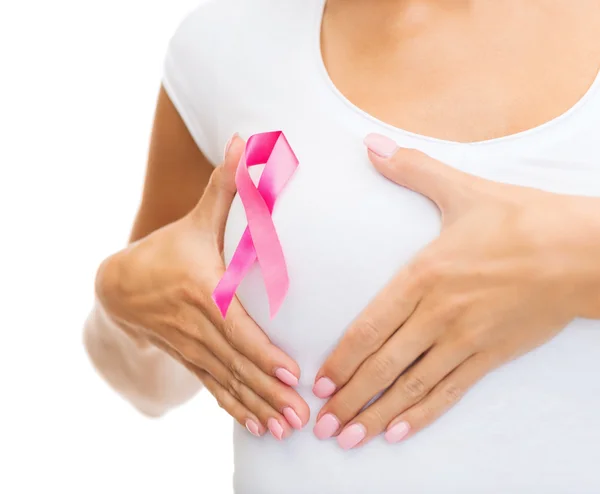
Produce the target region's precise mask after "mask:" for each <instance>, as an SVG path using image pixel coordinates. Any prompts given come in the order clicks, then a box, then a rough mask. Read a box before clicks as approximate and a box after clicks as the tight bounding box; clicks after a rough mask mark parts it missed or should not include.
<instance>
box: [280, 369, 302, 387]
mask: <svg viewBox="0 0 600 494" xmlns="http://www.w3.org/2000/svg"><path fill="white" fill-rule="evenodd" d="M275 377H276V378H277V379H279V380H280V381H281V382H282V383H283V384H287V385H288V386H292V387H294V386H298V378H297V377H296V376H294V374H292V373H291V372H290V371H289V370H287V369H284V368H283V367H280V368H279V369H277V370H276V371H275Z"/></svg>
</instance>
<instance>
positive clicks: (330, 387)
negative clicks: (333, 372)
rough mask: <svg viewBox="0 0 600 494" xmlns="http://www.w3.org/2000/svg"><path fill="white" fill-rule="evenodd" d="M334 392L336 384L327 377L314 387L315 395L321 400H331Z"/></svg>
mask: <svg viewBox="0 0 600 494" xmlns="http://www.w3.org/2000/svg"><path fill="white" fill-rule="evenodd" d="M334 392H335V384H334V382H333V381H332V380H331V379H329V378H327V377H322V378H321V379H319V380H318V381H317V382H316V384H315V385H314V387H313V394H314V395H315V396H316V397H317V398H321V399H325V398H329V397H330V396H331V395H332V394H333V393H334Z"/></svg>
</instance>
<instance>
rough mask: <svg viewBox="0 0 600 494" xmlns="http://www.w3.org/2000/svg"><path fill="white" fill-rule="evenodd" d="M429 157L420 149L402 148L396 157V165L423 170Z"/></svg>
mask: <svg viewBox="0 0 600 494" xmlns="http://www.w3.org/2000/svg"><path fill="white" fill-rule="evenodd" d="M428 159H429V157H428V156H427V155H426V154H425V153H423V152H422V151H419V150H418V149H410V148H400V149H398V150H397V151H396V154H395V155H394V163H395V164H396V166H398V167H402V168H407V169H411V168H421V167H422V166H424V164H425V163H426V162H427V160H428Z"/></svg>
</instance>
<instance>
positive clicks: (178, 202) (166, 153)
mask: <svg viewBox="0 0 600 494" xmlns="http://www.w3.org/2000/svg"><path fill="white" fill-rule="evenodd" d="M212 170H213V165H212V164H211V163H210V161H209V160H208V159H207V158H206V157H205V156H204V155H203V154H202V152H201V151H200V149H199V148H198V145H197V144H196V142H195V140H194V139H193V138H192V136H191V134H190V132H189V130H188V128H187V127H186V125H185V123H184V121H183V119H182V118H181V116H180V114H179V113H178V111H177V109H176V108H175V106H174V104H173V102H172V101H171V99H170V98H169V96H168V94H167V92H166V91H165V89H164V87H161V89H160V93H159V96H158V103H157V106H156V114H155V118H154V126H153V129H152V138H151V141H150V152H149V156H148V167H147V171H146V179H145V183H144V191H143V195H142V200H141V205H140V208H139V211H138V214H137V217H136V219H135V223H134V225H133V229H132V232H131V239H130V240H131V241H135V240H138V239H140V238H143V237H145V236H146V235H148V234H150V233H151V232H153V231H154V230H157V229H158V228H161V227H163V226H165V225H167V224H169V223H172V222H174V221H176V220H178V219H179V218H181V217H183V216H185V215H186V214H187V213H188V212H189V211H191V209H192V208H193V207H194V206H195V205H196V203H197V202H198V200H199V199H200V196H201V195H202V192H203V191H204V188H205V187H206V184H207V183H208V180H209V177H210V174H211V173H212Z"/></svg>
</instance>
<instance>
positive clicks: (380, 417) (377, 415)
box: [365, 407, 389, 431]
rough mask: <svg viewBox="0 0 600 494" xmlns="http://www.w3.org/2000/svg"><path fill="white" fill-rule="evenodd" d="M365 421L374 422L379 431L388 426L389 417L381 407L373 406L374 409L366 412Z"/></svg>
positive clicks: (374, 426) (373, 424)
mask: <svg viewBox="0 0 600 494" xmlns="http://www.w3.org/2000/svg"><path fill="white" fill-rule="evenodd" d="M365 422H366V423H369V424H372V426H373V428H374V429H376V430H377V431H382V430H384V429H385V428H386V427H387V425H388V423H389V418H388V417H387V416H386V415H385V414H384V413H383V410H382V409H381V407H372V410H369V411H367V412H366V419H365Z"/></svg>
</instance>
